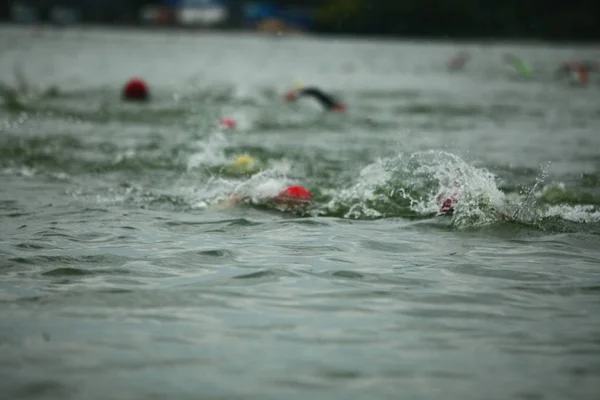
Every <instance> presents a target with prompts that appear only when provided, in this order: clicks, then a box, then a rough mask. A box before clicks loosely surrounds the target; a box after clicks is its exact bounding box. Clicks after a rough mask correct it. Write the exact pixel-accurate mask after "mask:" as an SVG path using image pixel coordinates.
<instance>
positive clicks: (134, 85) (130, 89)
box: [121, 78, 150, 101]
mask: <svg viewBox="0 0 600 400" xmlns="http://www.w3.org/2000/svg"><path fill="white" fill-rule="evenodd" d="M121 96H122V98H123V100H129V101H148V100H149V99H150V93H149V91H148V85H147V84H146V82H145V81H144V80H143V79H141V78H133V79H130V80H129V81H127V83H125V86H123V91H122V93H121Z"/></svg>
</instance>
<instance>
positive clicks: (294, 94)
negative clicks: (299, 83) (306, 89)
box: [284, 90, 298, 101]
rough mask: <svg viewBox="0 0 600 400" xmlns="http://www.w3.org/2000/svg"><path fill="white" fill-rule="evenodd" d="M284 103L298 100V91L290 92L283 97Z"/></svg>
mask: <svg viewBox="0 0 600 400" xmlns="http://www.w3.org/2000/svg"><path fill="white" fill-rule="evenodd" d="M284 97H285V99H286V101H294V100H296V99H297V98H298V90H290V91H289V92H287V93H286V94H285V95H284Z"/></svg>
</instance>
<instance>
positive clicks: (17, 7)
mask: <svg viewBox="0 0 600 400" xmlns="http://www.w3.org/2000/svg"><path fill="white" fill-rule="evenodd" d="M11 19H12V20H13V22H18V23H21V24H32V23H34V22H37V21H38V20H39V17H38V12H37V9H36V8H34V7H31V6H29V5H27V4H25V3H22V2H16V3H13V5H12V8H11Z"/></svg>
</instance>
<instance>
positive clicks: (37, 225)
mask: <svg viewBox="0 0 600 400" xmlns="http://www.w3.org/2000/svg"><path fill="white" fill-rule="evenodd" d="M0 32H1V35H0V81H1V82H2V83H3V84H2V99H1V100H0V124H1V125H0V184H1V185H0V188H1V189H0V222H1V228H0V229H1V230H0V232H1V236H0V254H1V256H2V257H1V261H0V302H1V303H2V304H1V307H0V321H1V323H0V378H1V379H0V389H1V392H2V393H3V397H4V396H6V398H11V399H70V398H73V399H79V398H85V399H163V398H172V399H284V398H285V399H308V398H311V399H312V398H314V399H366V398H373V399H398V398H407V399H431V398H444V399H461V400H465V399H561V400H562V399H575V398H576V399H595V398H597V396H598V391H599V389H598V388H599V386H598V383H597V382H598V379H599V375H600V361H599V360H600V357H599V356H600V341H599V338H600V315H599V313H600V308H599V306H600V276H599V275H598V274H599V272H600V269H599V268H598V262H599V261H600V252H599V250H598V245H599V244H600V188H599V182H600V153H599V152H598V149H599V145H600V136H599V135H598V133H599V129H600V96H599V95H598V89H599V88H600V86H599V84H600V79H598V78H599V77H597V76H596V77H592V79H591V83H590V85H589V86H588V87H577V86H573V85H571V84H569V83H568V82H564V81H559V80H556V79H555V77H554V69H555V67H556V66H557V65H558V64H559V63H560V62H562V61H565V60H569V59H573V58H582V59H589V58H593V57H597V56H598V54H599V53H598V48H597V47H569V46H566V45H565V46H550V45H542V44H524V45H509V44H503V45H500V44H497V45H494V44H485V45H483V44H482V45H478V44H475V43H472V44H464V45H461V46H460V47H459V46H455V45H452V44H448V43H428V42H404V41H377V40H372V41H367V40H356V39H336V38H311V37H304V38H302V37H298V38H291V37H290V38H287V37H283V38H273V37H261V36H256V35H250V34H248V35H240V34H211V33H166V32H162V33H150V32H133V31H132V32H127V31H109V30H92V29H72V30H44V31H42V33H41V34H39V35H37V34H35V32H32V31H31V30H29V29H27V28H23V29H22V28H14V27H3V28H0ZM463 49H467V50H469V51H470V52H471V54H472V60H471V61H470V62H469V63H468V64H467V66H466V67H465V69H464V70H462V71H458V72H452V73H451V72H448V71H447V70H446V69H445V63H446V61H447V60H448V59H449V58H451V57H452V56H453V55H454V54H455V53H456V51H459V50H463ZM509 52H510V53H514V54H517V55H519V56H520V57H522V58H523V59H524V60H526V61H527V62H528V64H530V65H531V67H532V71H533V72H532V75H531V77H529V78H527V79H523V77H521V76H519V75H518V74H516V72H515V71H514V70H513V69H512V68H511V67H510V66H508V65H506V64H505V63H504V62H503V59H502V57H503V54H505V53H509ZM132 76H142V77H144V78H145V79H146V80H147V81H148V82H149V83H150V89H151V93H152V101H151V102H150V103H148V104H126V103H123V102H122V101H121V99H120V89H121V87H122V84H123V83H124V82H125V81H126V80H127V79H128V78H130V77H132ZM295 81H301V82H303V83H304V84H310V85H317V86H321V87H322V88H324V89H326V90H329V91H331V92H332V93H334V94H335V95H337V96H339V97H340V98H341V99H343V100H344V102H345V103H346V104H347V105H348V109H349V111H348V112H347V113H345V114H324V113H323V112H321V110H320V109H319V107H318V106H317V105H315V104H313V103H311V102H310V101H309V100H306V101H304V100H302V101H300V102H298V103H293V104H287V103H285V102H284V101H282V100H283V98H282V94H283V93H284V92H285V91H286V90H288V89H289V88H291V87H292V86H293V85H294V82H295ZM223 117H231V118H234V119H235V120H236V121H237V124H238V127H237V128H236V129H234V130H227V129H223V128H220V127H218V125H217V124H216V121H218V120H219V119H220V118H223ZM240 155H249V156H251V157H253V158H254V159H256V160H257V161H258V162H259V164H260V166H261V167H262V170H261V171H260V172H258V173H256V174H238V172H239V171H236V170H235V169H231V168H230V165H231V163H232V162H233V160H234V159H235V158H236V157H238V156H240ZM254 172H256V171H254ZM290 184H302V185H304V186H306V187H307V188H308V189H309V190H311V191H312V193H313V195H314V198H315V204H314V205H313V206H311V207H309V208H308V209H305V210H281V209H276V208H273V207H271V206H270V205H269V202H268V201H265V199H267V198H268V197H269V196H272V195H273V194H275V193H277V192H278V191H279V190H280V189H281V188H284V187H285V186H287V185H290ZM457 190H458V191H459V192H460V199H459V200H460V201H459V204H458V206H457V207H456V211H455V212H454V214H453V215H452V216H436V212H437V210H438V209H439V204H438V203H437V202H436V198H437V197H438V195H440V194H447V193H450V192H453V191H457ZM232 193H233V194H242V195H244V196H246V197H247V198H248V199H249V200H248V203H247V204H242V205H240V206H238V207H229V208H228V207H224V206H223V205H222V203H221V202H222V200H224V199H227V198H228V197H229V196H230V195H231V194H232ZM503 216H508V217H509V218H504V217H503Z"/></svg>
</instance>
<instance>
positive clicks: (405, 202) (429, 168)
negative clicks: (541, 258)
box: [327, 150, 505, 226]
mask: <svg viewBox="0 0 600 400" xmlns="http://www.w3.org/2000/svg"><path fill="white" fill-rule="evenodd" d="M495 180H496V179H495V176H494V175H493V174H492V173H490V172H489V171H487V170H485V169H480V168H475V167H473V166H471V165H469V164H467V163H466V162H465V161H464V160H462V159H461V158H460V157H458V156H456V155H453V154H450V153H447V152H443V151H433V150H432V151H427V152H417V153H412V154H408V155H405V154H400V155H398V156H395V157H391V158H385V159H380V160H378V161H377V162H375V163H373V164H371V165H368V166H367V167H365V168H364V169H363V170H362V171H361V173H360V176H359V178H358V181H357V182H356V183H355V185H354V186H352V187H350V188H348V189H344V190H341V191H339V192H338V193H337V194H336V195H335V196H334V197H333V198H332V199H331V200H330V202H329V203H328V204H327V209H328V211H329V212H331V213H333V214H334V215H341V216H343V217H344V218H353V219H362V218H366V219H374V218H385V217H409V218H410V217H430V216H432V215H435V214H436V213H437V212H438V210H439V208H440V204H439V198H444V196H451V195H453V193H457V194H459V196H460V201H459V202H458V205H457V207H456V209H455V212H454V215H453V217H452V222H453V223H454V224H455V225H459V226H461V225H474V224H484V223H488V222H491V221H494V220H496V216H495V213H496V211H497V210H498V209H500V208H501V207H502V206H503V204H504V201H505V198H504V194H503V193H502V192H501V191H500V190H499V189H498V187H497V186H496V182H495Z"/></svg>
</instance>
